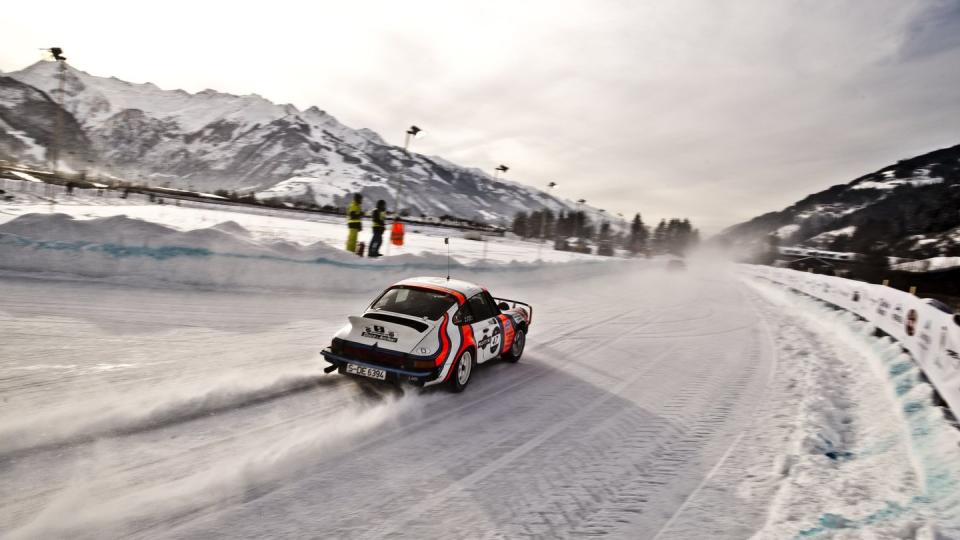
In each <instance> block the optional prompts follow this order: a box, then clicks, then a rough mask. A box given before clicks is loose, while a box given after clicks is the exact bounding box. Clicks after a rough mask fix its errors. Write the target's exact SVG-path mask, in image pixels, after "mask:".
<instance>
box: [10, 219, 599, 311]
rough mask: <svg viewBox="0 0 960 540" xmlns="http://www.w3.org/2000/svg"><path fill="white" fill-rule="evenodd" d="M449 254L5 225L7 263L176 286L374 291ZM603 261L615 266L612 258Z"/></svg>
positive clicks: (72, 224) (571, 268)
mask: <svg viewBox="0 0 960 540" xmlns="http://www.w3.org/2000/svg"><path fill="white" fill-rule="evenodd" d="M447 264H448V263H447V259H446V257H445V256H443V255H432V254H421V255H412V254H403V255H396V256H392V257H385V258H382V259H375V260H374V259H364V258H359V257H356V256H355V255H352V254H350V253H347V252H345V251H343V250H341V249H336V248H333V247H331V246H330V245H328V244H325V243H323V242H317V243H314V244H310V245H301V244H296V243H293V242H289V241H285V240H269V239H268V240H256V239H254V237H253V235H251V234H250V232H249V231H247V230H246V229H245V228H243V227H242V226H240V225H239V224H237V223H234V222H224V223H220V224H218V225H215V226H213V227H209V228H204V229H195V230H189V231H178V230H176V229H173V228H170V227H167V226H164V225H160V224H157V223H152V222H149V221H143V220H138V219H131V218H128V217H126V216H111V217H105V218H96V219H88V220H78V219H74V218H73V217H71V216H69V215H66V214H25V215H22V216H20V217H18V218H16V219H13V220H11V221H9V222H7V223H5V224H3V225H0V270H3V271H6V272H8V273H10V272H13V273H26V274H29V275H31V276H80V277H84V278H92V279H101V280H109V281H114V282H122V283H129V284H136V285H158V284H177V285H183V286H192V287H228V288H251V289H268V290H297V291H302V290H336V291H354V292H359V291H370V290H376V289H379V288H381V287H382V286H383V283H384V282H385V281H392V280H399V279H402V278H404V277H409V276H410V275H411V274H434V275H444V274H446V272H447V268H448V266H447ZM602 266H603V263H602V262H599V261H597V262H593V261H589V262H588V261H578V262H570V263H553V264H545V263H518V262H512V263H494V262H489V261H488V262H485V263H478V264H473V265H470V266H466V265H463V264H460V263H459V262H457V261H456V260H451V261H450V269H451V271H452V272H453V273H454V274H455V275H456V276H457V277H460V278H464V279H470V278H471V277H476V278H483V277H489V276H491V275H496V274H499V273H501V272H504V271H510V272H511V275H512V276H514V277H518V278H522V277H523V276H525V275H526V276H527V277H528V279H530V280H542V279H550V278H551V277H558V276H561V275H562V276H563V277H568V278H569V277H571V272H572V273H573V274H572V276H574V277H575V276H576V275H577V273H578V272H585V273H591V272H594V271H596V270H597V269H598V268H600V267H602ZM606 266H608V267H610V266H615V265H610V264H607V265H606Z"/></svg>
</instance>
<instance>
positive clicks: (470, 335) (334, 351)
mask: <svg viewBox="0 0 960 540" xmlns="http://www.w3.org/2000/svg"><path fill="white" fill-rule="evenodd" d="M532 317H533V308H532V307H531V306H530V305H529V304H526V303H524V302H518V301H516V300H508V299H505V298H494V297H492V296H491V295H490V293H489V292H488V291H487V290H486V289H484V288H483V287H480V286H479V285H476V284H473V283H468V282H466V281H459V280H454V279H445V278H437V277H417V278H411V279H406V280H403V281H400V282H399V283H396V284H394V285H392V286H390V287H388V288H387V290H385V291H383V293H381V294H380V296H378V297H377V299H376V300H374V301H373V302H372V303H371V304H370V306H369V307H368V308H367V309H366V311H364V313H363V315H361V316H359V317H355V316H352V317H348V318H347V319H348V320H349V323H348V324H347V325H346V326H344V327H343V328H342V329H340V331H339V332H337V334H336V335H335V336H334V338H333V341H332V343H331V344H330V346H329V347H328V348H326V349H324V350H323V351H322V352H321V354H322V355H323V358H324V359H325V360H326V361H327V362H329V363H330V365H329V366H327V367H326V368H325V370H324V371H326V372H327V373H332V372H334V371H338V372H340V373H345V374H349V375H358V376H362V377H370V378H373V379H380V380H387V381H394V382H399V383H412V384H414V385H417V386H431V385H437V384H447V385H448V388H449V389H450V390H452V391H454V392H462V391H463V390H464V389H465V388H466V387H467V384H468V383H469V382H470V376H471V375H472V374H473V372H474V370H475V369H476V367H477V365H478V364H482V363H484V362H488V361H490V360H493V359H496V358H502V359H503V360H506V361H508V362H516V361H518V360H520V356H521V355H523V348H524V345H526V341H527V340H526V336H527V332H528V331H529V329H530V323H531V321H532Z"/></svg>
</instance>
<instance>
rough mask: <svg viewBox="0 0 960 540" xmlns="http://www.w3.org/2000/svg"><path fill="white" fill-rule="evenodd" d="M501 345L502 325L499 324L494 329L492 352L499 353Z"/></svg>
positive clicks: (491, 343)
mask: <svg viewBox="0 0 960 540" xmlns="http://www.w3.org/2000/svg"><path fill="white" fill-rule="evenodd" d="M499 347H500V325H497V327H496V328H494V329H493V338H492V339H491V340H490V354H492V355H495V354H497V349H498V348H499Z"/></svg>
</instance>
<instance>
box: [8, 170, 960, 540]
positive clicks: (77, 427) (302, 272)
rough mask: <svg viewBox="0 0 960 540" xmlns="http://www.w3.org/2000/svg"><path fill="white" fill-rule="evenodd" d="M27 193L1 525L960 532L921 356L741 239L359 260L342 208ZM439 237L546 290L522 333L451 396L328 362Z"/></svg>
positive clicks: (65, 530)
mask: <svg viewBox="0 0 960 540" xmlns="http://www.w3.org/2000/svg"><path fill="white" fill-rule="evenodd" d="M39 187H44V186H39ZM17 193H18V196H17V197H18V199H17V202H15V203H14V204H8V205H5V206H2V207H0V212H2V213H0V216H2V217H0V222H2V223H0V335H2V336H3V339H0V358H2V359H3V361H2V362H0V396H2V400H3V407H0V531H2V533H3V536H4V538H13V539H21V538H117V537H124V538H198V537H202V538H237V537H245V538H270V537H272V538H276V537H317V538H398V537H403V538H417V539H419V538H476V537H480V538H517V537H539V538H575V537H583V536H605V537H608V538H653V539H685V538H703V537H706V538H748V537H753V538H757V539H768V538H769V539H779V538H931V539H932V538H956V537H958V536H960V498H958V497H960V458H958V455H957V448H958V443H960V435H958V432H957V431H956V430H955V429H954V428H953V427H951V426H950V425H949V424H948V422H947V421H946V420H945V419H944V415H943V413H942V410H941V409H940V408H938V407H936V406H935V404H934V403H933V401H932V397H931V395H932V391H931V388H930V386H929V385H928V384H927V383H925V382H924V381H923V379H922V377H921V375H920V373H919V372H918V371H917V369H916V367H915V366H914V364H913V363H912V362H911V361H910V359H909V358H907V357H905V355H903V354H902V353H901V352H900V349H899V347H898V346H896V344H894V343H892V342H890V341H889V340H881V339H877V338H875V337H873V333H872V331H871V330H872V329H871V328H870V327H869V326H867V325H865V324H864V323H862V322H858V321H857V320H854V319H853V318H852V317H851V316H849V315H845V314H843V313H840V312H838V311H836V310H833V309H830V308H828V307H826V306H825V305H823V304H820V303H817V302H814V301H812V300H810V299H806V298H802V297H800V296H798V295H796V294H794V293H791V292H788V291H787V290H786V289H783V288H781V287H778V286H775V285H773V284H771V283H769V282H763V281H761V280H759V279H757V278H746V277H741V276H740V275H738V274H737V273H736V272H735V271H734V270H733V269H732V268H730V267H728V266H725V265H719V264H711V263H709V262H708V261H701V260H691V261H690V262H689V264H688V270H686V271H675V272H668V271H666V269H665V266H666V264H665V261H663V260H660V259H652V260H637V261H623V260H619V261H618V260H610V259H606V258H597V257H586V256H579V257H573V256H569V255H568V254H559V255H562V256H564V257H566V258H559V256H558V258H557V259H555V260H554V262H552V263H548V262H544V261H543V260H541V259H544V258H546V257H547V254H548V253H556V252H553V251H552V250H546V249H544V250H543V251H542V253H541V254H539V255H538V252H539V251H540V250H539V249H538V247H539V246H537V245H536V244H534V243H529V242H522V241H518V240H511V239H501V240H498V241H496V242H491V243H490V245H488V246H486V248H487V253H486V256H483V255H481V253H482V252H481V251H480V250H482V249H484V244H483V243H481V242H474V241H471V240H466V239H463V238H461V237H457V236H455V235H453V234H451V233H450V232H447V231H439V230H437V231H429V230H424V232H420V233H412V234H411V235H410V236H409V239H410V244H411V246H429V247H431V248H432V249H419V247H418V248H417V249H413V248H411V247H408V248H405V249H404V250H402V251H400V250H396V251H400V253H397V252H396V251H395V252H394V253H392V254H391V255H390V256H388V257H385V258H383V259H381V260H373V261H371V260H369V259H360V258H357V257H355V256H353V255H350V254H347V253H345V252H344V251H343V250H341V249H339V241H340V240H341V239H342V235H343V224H342V221H341V222H338V221H336V220H335V219H334V218H330V219H328V220H319V221H307V220H297V219H291V218H290V217H289V214H286V213H279V212H270V211H265V212H262V213H251V212H249V211H234V212H230V211H227V210H225V209H224V208H223V207H216V206H213V205H195V206H190V207H187V206H181V207H177V206H173V205H169V204H166V205H155V204H148V203H147V202H146V201H142V200H130V199H124V200H116V199H113V198H111V197H109V196H103V197H98V196H96V195H91V194H78V195H77V197H78V198H77V199H74V200H73V203H72V204H63V203H62V200H63V196H62V194H59V193H51V192H50V190H49V189H47V188H45V189H44V190H37V191H34V192H29V194H24V193H21V192H19V191H18V192H17ZM51 201H52V202H53V204H51ZM310 219H317V218H314V217H313V216H310ZM440 234H447V235H451V236H453V240H452V241H451V242H452V246H453V248H454V251H455V253H456V254H457V258H456V259H455V260H454V262H453V263H452V265H451V272H452V273H453V275H454V277H457V278H461V279H467V280H472V281H476V282H478V283H480V284H482V285H484V286H486V287H488V288H489V289H490V291H491V292H492V293H493V294H495V295H497V296H503V297H508V298H515V299H518V300H522V301H526V302H530V303H531V304H532V305H533V306H534V320H533V326H532V327H531V332H530V335H529V339H528V342H527V347H526V352H525V353H524V357H523V358H522V360H521V361H520V362H519V363H516V364H509V363H503V362H499V361H494V362H491V363H489V364H484V365H482V366H479V367H478V369H477V370H475V372H474V376H473V379H472V380H471V382H470V385H469V387H468V388H467V390H466V392H464V393H462V394H450V393H447V392H445V391H443V390H442V389H435V390H428V391H422V390H418V389H415V388H409V387H395V386H389V385H384V384H381V383H378V382H375V381H366V380H359V379H356V378H351V377H348V376H345V375H339V374H330V375H325V374H323V372H322V367H323V366H324V365H325V363H324V362H323V361H322V359H321V358H320V356H319V354H318V352H319V350H320V349H321V348H323V347H324V346H326V345H327V344H328V343H329V339H330V337H331V336H332V335H333V334H334V333H335V332H336V331H337V329H339V328H340V327H342V325H343V324H344V322H345V321H346V318H347V316H349V315H356V314H358V313H359V312H361V311H362V310H363V309H364V308H365V307H366V306H367V305H368V303H369V302H370V300H371V299H372V298H373V296H374V295H375V294H376V293H377V292H378V291H379V290H381V289H382V288H384V287H386V286H387V285H389V284H390V283H392V282H394V281H396V280H398V279H399V278H401V277H409V275H410V274H413V273H416V274H434V275H444V272H445V271H446V257H445V253H444V252H443V251H441V249H442V248H440V249H436V247H438V246H442V245H443V244H442V236H440ZM324 235H329V236H330V237H331V238H333V239H334V240H335V241H334V240H331V241H330V242H327V241H325V239H324ZM435 245H436V246H435ZM468 246H476V248H474V250H473V251H471V250H470V248H469V247H468ZM464 254H467V255H466V256H464ZM471 254H472V255H471Z"/></svg>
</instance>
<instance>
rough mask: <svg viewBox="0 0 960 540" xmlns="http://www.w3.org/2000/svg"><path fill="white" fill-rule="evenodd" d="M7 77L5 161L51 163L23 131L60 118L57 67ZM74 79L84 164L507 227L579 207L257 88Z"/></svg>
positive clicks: (181, 183)
mask: <svg viewBox="0 0 960 540" xmlns="http://www.w3.org/2000/svg"><path fill="white" fill-rule="evenodd" d="M7 78H8V79H9V80H8V81H7V83H6V85H5V86H0V120H2V121H3V123H0V157H3V156H4V155H5V156H7V157H9V158H12V159H14V160H17V161H23V162H26V163H31V164H35V165H42V164H44V163H45V161H47V159H48V157H47V156H46V155H45V148H47V147H48V146H49V141H50V137H49V136H48V135H47V134H44V133H40V132H39V131H37V130H38V129H40V128H31V129H32V130H33V131H30V132H24V129H25V128H24V127H23V126H28V125H30V124H32V123H37V124H40V125H42V126H47V125H48V124H49V125H52V122H54V115H55V112H54V111H55V110H56V108H57V104H56V101H58V100H59V79H58V66H57V64H56V63H54V62H38V63H36V64H34V65H32V66H30V67H28V68H26V69H24V70H21V71H17V72H13V73H8V74H7ZM65 82H66V84H65V88H64V96H63V102H64V108H65V109H66V111H67V112H68V113H69V114H68V115H66V116H67V117H69V118H70V122H72V124H71V125H72V126H75V127H76V128H77V131H78V134H77V135H76V138H77V140H76V141H75V142H74V143H72V144H71V146H70V147H69V152H63V153H62V155H63V158H64V160H66V162H67V165H68V166H69V167H71V168H73V169H75V170H99V171H102V172H106V173H109V174H113V175H116V176H119V177H122V178H128V179H132V180H138V181H144V182H147V183H151V184H154V185H170V186H172V187H180V188H192V189H197V190H206V191H212V190H215V189H226V190H240V191H246V192H254V193H256V194H257V196H258V197H260V198H287V199H293V200H300V201H304V202H310V203H316V204H319V205H321V206H322V205H325V204H331V205H335V206H345V199H346V197H348V194H350V193H352V192H356V191H360V192H362V193H364V195H365V197H366V198H367V199H368V200H369V199H373V200H376V199H380V198H382V199H386V200H387V202H388V205H389V206H390V207H394V206H395V200H396V197H397V194H398V192H400V193H401V194H402V196H401V204H402V206H403V208H405V209H408V210H410V211H411V212H413V213H424V214H427V215H433V216H441V215H444V214H450V215H454V216H458V217H462V218H468V219H478V220H481V221H485V222H489V223H500V224H505V223H508V222H509V220H510V219H512V217H513V216H514V214H516V213H517V212H519V211H529V210H531V209H538V208H543V207H549V208H551V209H553V210H554V211H559V210H561V209H564V210H567V211H569V210H571V209H573V208H574V204H573V203H572V202H570V201H564V200H560V199H556V198H554V197H551V196H549V195H548V194H546V193H544V192H542V191H540V190H537V189H534V188H531V187H528V186H524V185H521V184H516V183H513V182H507V181H498V180H496V179H494V178H492V177H491V176H490V175H488V174H486V173H484V172H483V171H480V170H477V169H470V168H465V167H461V166H458V165H455V164H452V163H449V162H447V161H445V160H443V159H440V158H431V157H427V156H423V155H420V154H416V153H405V152H404V151H403V149H402V148H398V147H396V146H392V145H389V144H387V143H386V142H384V140H383V139H382V138H381V137H380V136H379V135H377V134H376V133H374V132H373V131H371V130H369V129H353V128H350V127H348V126H345V125H343V124H341V123H340V122H339V121H337V119H336V118H334V117H333V116H331V115H330V114H328V113H326V112H324V111H322V110H320V109H318V108H316V107H310V108H308V109H306V110H302V111H301V110H299V109H297V108H296V107H294V106H293V105H279V104H275V103H272V102H270V101H268V100H266V99H264V98H262V97H260V96H257V95H248V96H235V95H232V94H225V93H221V92H216V91H214V90H204V91H202V92H197V93H195V94H190V93H188V92H185V91H183V90H163V89H160V88H158V87H157V86H155V85H153V84H150V83H146V84H133V83H128V82H125V81H121V80H119V79H116V78H103V77H96V76H92V75H90V74H87V73H85V72H83V71H79V70H77V69H74V68H72V67H69V66H68V67H67V71H66V73H65ZM14 83H18V84H19V85H20V90H17V91H19V92H22V91H23V88H28V89H32V91H34V92H35V93H36V97H35V99H37V100H42V99H46V101H45V102H44V103H45V105H44V107H46V109H43V110H38V109H33V110H30V111H26V110H23V107H22V106H19V105H17V104H18V103H20V101H22V100H21V99H20V98H17V97H15V96H13V95H12V94H14V93H16V92H12V91H10V90H8V88H10V87H11V85H13V84H14ZM40 96H43V97H40ZM51 98H52V100H51ZM18 100H20V101H18ZM18 106H19V107H20V109H18V110H14V109H16V107H18ZM34 132H36V133H34ZM47 132H49V129H48V130H47ZM47 132H45V133H47ZM34 135H36V136H34ZM18 141H19V142H18ZM586 210H587V212H588V213H591V214H593V215H592V216H591V217H592V218H593V219H594V220H595V221H599V220H598V218H600V217H602V216H601V215H600V214H599V213H598V211H597V210H596V209H592V208H587V209H586Z"/></svg>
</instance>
